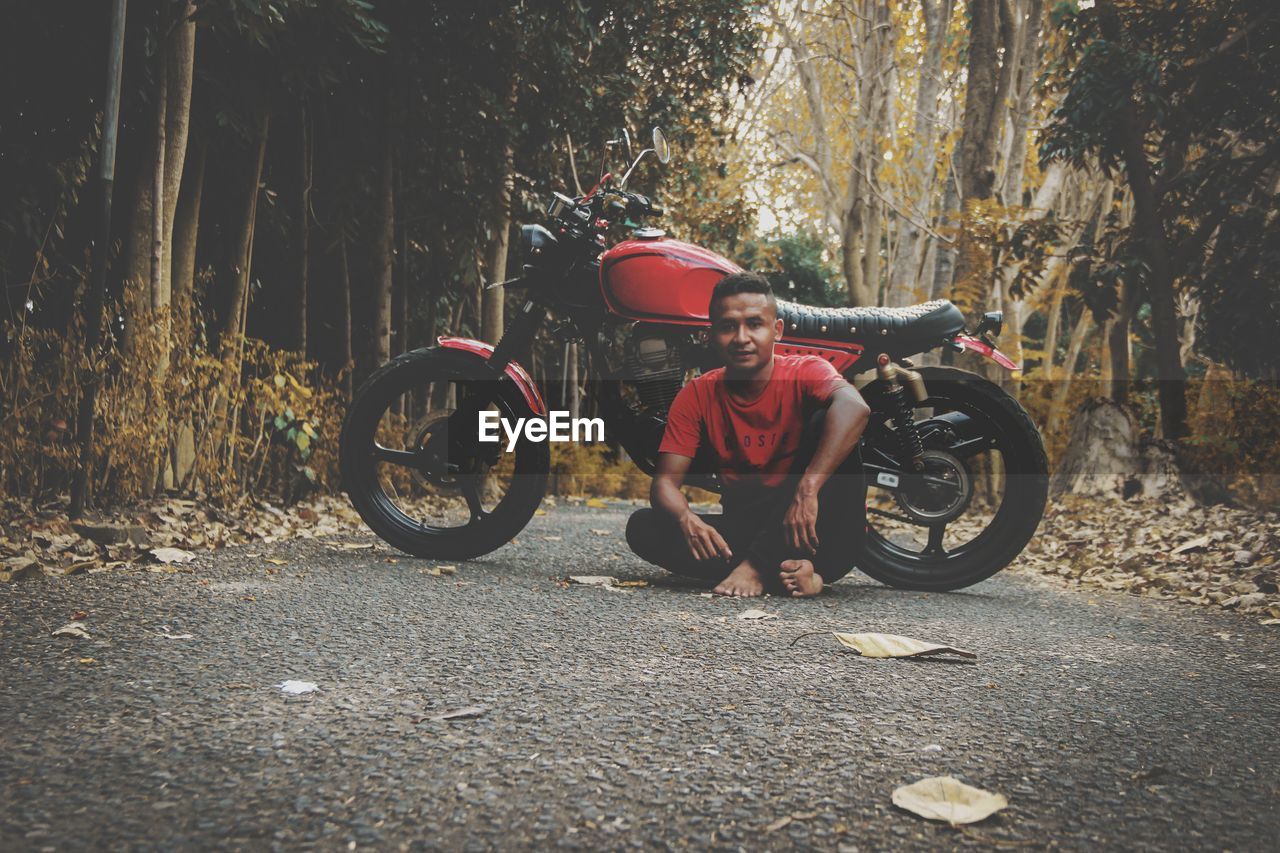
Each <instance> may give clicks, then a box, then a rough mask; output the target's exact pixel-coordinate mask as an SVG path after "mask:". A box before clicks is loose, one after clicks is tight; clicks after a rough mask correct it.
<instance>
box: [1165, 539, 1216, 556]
mask: <svg viewBox="0 0 1280 853" xmlns="http://www.w3.org/2000/svg"><path fill="white" fill-rule="evenodd" d="M1209 541H1210V539H1209V537H1208V536H1200V537H1198V538H1196V539H1192V540H1191V541H1190V542H1183V543H1182V544H1181V545H1179V546H1178V547H1177V548H1174V549H1173V550H1172V551H1170V552H1169V553H1170V554H1175V555H1176V554H1185V553H1187V552H1188V551H1196V550H1198V549H1200V548H1207V547H1209Z"/></svg>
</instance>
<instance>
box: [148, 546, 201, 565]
mask: <svg viewBox="0 0 1280 853" xmlns="http://www.w3.org/2000/svg"><path fill="white" fill-rule="evenodd" d="M151 556H153V557H155V558H156V559H157V560H159V561H160V562H162V563H190V562H191V561H192V560H194V559H195V558H196V555H195V554H193V553H191V552H190V551H184V550H182V549H181V548H152V549H151Z"/></svg>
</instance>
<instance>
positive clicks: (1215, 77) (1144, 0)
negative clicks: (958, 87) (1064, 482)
mask: <svg viewBox="0 0 1280 853" xmlns="http://www.w3.org/2000/svg"><path fill="white" fill-rule="evenodd" d="M1112 8H1114V15H1115V18H1114V20H1110V19H1108V18H1107V17H1106V16H1107V15H1109V14H1111V9H1112ZM1053 14H1054V23H1055V24H1056V25H1057V26H1058V27H1059V28H1060V29H1061V30H1062V32H1063V34H1064V38H1063V43H1064V46H1065V49H1064V50H1063V51H1062V53H1061V55H1059V56H1058V57H1057V58H1056V59H1055V61H1054V62H1053V63H1051V65H1050V67H1049V70H1048V72H1047V74H1046V83H1047V84H1048V85H1049V86H1050V87H1051V88H1052V89H1053V90H1055V91H1057V92H1058V93H1060V95H1061V100H1060V102H1059V105H1058V107H1057V109H1055V110H1054V112H1053V115H1052V118H1051V121H1050V123H1049V125H1048V127H1047V128H1046V130H1045V134H1044V136H1043V139H1042V144H1041V149H1040V153H1041V157H1042V158H1043V159H1045V160H1049V159H1063V160H1067V161H1068V162H1071V163H1074V164H1076V165H1079V166H1088V165H1091V164H1097V165H1098V166H1100V167H1101V168H1102V169H1103V170H1104V171H1106V172H1108V173H1110V174H1115V173H1117V172H1120V171H1124V172H1126V173H1131V172H1132V170H1133V168H1134V166H1135V165H1136V164H1133V163H1127V162H1125V159H1124V156H1123V154H1122V151H1123V149H1124V138H1125V133H1126V127H1127V125H1126V122H1129V123H1131V124H1136V126H1137V127H1138V132H1140V133H1143V134H1144V137H1143V140H1142V142H1143V145H1144V147H1145V150H1146V151H1147V152H1148V155H1147V163H1146V166H1147V167H1148V168H1149V170H1150V172H1151V174H1152V180H1151V183H1152V189H1153V191H1154V195H1155V196H1156V204H1157V205H1158V208H1159V215H1160V218H1161V220H1162V226H1163V230H1164V237H1165V240H1166V242H1167V244H1168V245H1169V246H1170V247H1171V255H1172V256H1171V258H1170V261H1171V262H1172V265H1173V269H1174V276H1175V278H1176V279H1177V282H1178V287H1179V288H1180V289H1181V290H1182V291H1183V292H1184V293H1185V294H1187V295H1189V296H1193V297H1195V298H1197V299H1199V300H1200V303H1201V306H1202V311H1201V313H1200V315H1199V337H1198V346H1199V347H1200V349H1201V350H1202V351H1203V352H1204V353H1206V354H1208V355H1210V356H1211V357H1213V358H1216V359H1219V360H1221V361H1224V362H1226V363H1228V364H1230V365H1232V366H1234V367H1237V368H1239V369H1241V370H1244V371H1246V372H1247V373H1248V374H1250V375H1275V374H1276V372H1277V371H1280V354H1278V353H1277V350H1276V348H1275V347H1274V346H1272V345H1271V344H1272V342H1273V338H1274V334H1275V312H1276V310H1277V307H1280V279H1277V277H1276V276H1275V274H1274V270H1275V268H1276V266H1275V265H1276V261H1277V260H1280V258H1277V250H1276V249H1275V248H1274V247H1275V246H1277V245H1280V220H1278V219H1277V218H1276V217H1275V216H1274V211H1275V209H1276V206H1277V202H1278V201H1280V199H1278V198H1277V175H1278V174H1280V16H1277V15H1276V14H1275V4H1274V2H1272V0H1172V1H1171V2H1165V0H1160V2H1157V0H1117V2H1111V3H1099V4H1097V5H1095V6H1094V7H1093V8H1091V9H1087V10H1077V9H1076V8H1075V7H1074V5H1073V4H1065V3H1063V4H1059V5H1058V6H1057V7H1055V9H1054V12H1053ZM1109 21H1110V26H1109ZM1107 32H1112V33H1114V34H1118V37H1117V36H1116V35H1113V37H1111V38H1107V37H1106V35H1105V34H1104V33H1107ZM1112 230H1113V231H1114V230H1116V229H1112ZM1120 230H1122V231H1123V232H1124V233H1112V234H1111V235H1109V236H1108V237H1107V238H1106V239H1105V240H1103V241H1099V243H1104V242H1105V243H1107V244H1109V251H1108V252H1106V253H1104V254H1102V255H1099V256H1097V257H1095V258H1094V259H1093V261H1094V271H1093V273H1092V274H1091V277H1090V279H1089V285H1090V287H1091V288H1093V289H1094V290H1095V291H1101V290H1105V289H1112V290H1113V289H1114V287H1113V285H1114V282H1115V281H1116V280H1118V279H1119V278H1120V277H1122V276H1127V277H1131V278H1134V279H1137V280H1138V282H1139V283H1141V280H1142V275H1143V273H1144V272H1145V270H1144V264H1143V260H1142V252H1141V251H1139V249H1138V247H1139V246H1140V245H1141V244H1140V243H1139V241H1138V239H1137V237H1138V235H1136V234H1134V233H1132V232H1131V230H1130V229H1128V228H1125V229H1120ZM1095 245H1098V244H1095ZM1085 292H1086V295H1088V296H1089V298H1090V302H1091V307H1094V306H1098V307H1105V306H1106V304H1107V302H1108V299H1107V298H1105V297H1103V296H1102V294H1101V293H1098V292H1095V293H1092V294H1089V293H1088V290H1086V291H1085Z"/></svg>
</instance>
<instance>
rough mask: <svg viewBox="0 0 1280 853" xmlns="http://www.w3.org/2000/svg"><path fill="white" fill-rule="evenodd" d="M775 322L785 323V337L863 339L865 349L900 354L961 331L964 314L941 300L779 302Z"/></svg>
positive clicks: (940, 340)
mask: <svg viewBox="0 0 1280 853" xmlns="http://www.w3.org/2000/svg"><path fill="white" fill-rule="evenodd" d="M778 319H779V320H781V321H782V322H783V323H784V324H785V325H784V327H783V330H782V334H783V337H786V338H791V337H795V338H808V339H810V340H819V341H840V342H849V341H864V342H865V343H866V344H867V345H868V346H871V347H881V348H882V349H884V350H885V351H887V352H896V353H904V354H912V353H916V352H921V351H923V350H926V349H930V348H932V347H935V346H937V345H938V344H940V343H942V341H943V339H945V338H946V337H948V336H949V335H953V334H955V333H956V332H960V331H963V330H964V315H963V314H961V313H960V309H959V308H957V307H956V306H955V305H952V304H951V302H950V301H949V300H946V299H934V300H932V301H930V302H922V303H920V304H919V305H909V306H907V307H905V308H880V307H865V308H826V307H821V306H814V305H801V304H799V303H797V302H787V301H785V300H782V299H779V300H778ZM873 340H874V341H875V342H876V343H873ZM908 350H909V351H910V352H907V351H908Z"/></svg>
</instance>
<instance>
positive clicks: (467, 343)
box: [436, 338, 547, 417]
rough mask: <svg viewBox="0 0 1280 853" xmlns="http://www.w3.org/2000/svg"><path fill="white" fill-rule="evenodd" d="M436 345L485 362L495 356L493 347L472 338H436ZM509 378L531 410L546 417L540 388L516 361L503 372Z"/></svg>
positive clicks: (545, 408)
mask: <svg viewBox="0 0 1280 853" xmlns="http://www.w3.org/2000/svg"><path fill="white" fill-rule="evenodd" d="M436 343H438V344H440V346H442V347H444V348H445V349H456V350H462V351H463V352H468V353H471V354H472V355H478V356H480V358H482V359H484V360H485V361H488V360H489V357H490V356H492V355H493V346H492V345H491V344H486V343H485V342H484V341H474V340H472V339H471V338H436ZM503 372H504V373H505V374H506V376H507V378H508V379H510V380H511V381H512V382H514V383H515V384H516V387H517V388H519V389H520V396H522V397H524V401H525V402H526V403H528V404H529V408H530V409H531V410H533V413H534V414H536V415H540V416H542V417H546V414H547V404H546V403H545V402H543V400H542V394H540V393H539V392H538V386H537V385H535V384H534V382H533V379H532V378H530V376H529V374H528V373H527V372H525V369H524V368H523V367H521V366H520V365H518V364H516V363H515V362H514V361H513V362H511V363H510V364H508V365H507V367H506V369H505V370H504V371H503Z"/></svg>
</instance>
